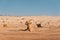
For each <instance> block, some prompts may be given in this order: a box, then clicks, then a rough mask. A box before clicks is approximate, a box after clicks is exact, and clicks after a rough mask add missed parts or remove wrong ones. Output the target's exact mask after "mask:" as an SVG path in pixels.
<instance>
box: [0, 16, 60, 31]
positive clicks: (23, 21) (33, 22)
mask: <svg viewBox="0 0 60 40" xmlns="http://www.w3.org/2000/svg"><path fill="white" fill-rule="evenodd" d="M59 28H60V16H0V31H29V32H41V31H43V32H44V31H46V32H47V31H48V32H49V31H54V32H55V30H59ZM52 29H53V30H52Z"/></svg>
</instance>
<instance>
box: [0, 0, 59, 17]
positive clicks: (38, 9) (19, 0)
mask: <svg viewBox="0 0 60 40" xmlns="http://www.w3.org/2000/svg"><path fill="white" fill-rule="evenodd" d="M0 15H17V16H32V15H33V16H36V15H37V16H41V15H49V16H54V15H55V16H60V0H0Z"/></svg>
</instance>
